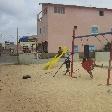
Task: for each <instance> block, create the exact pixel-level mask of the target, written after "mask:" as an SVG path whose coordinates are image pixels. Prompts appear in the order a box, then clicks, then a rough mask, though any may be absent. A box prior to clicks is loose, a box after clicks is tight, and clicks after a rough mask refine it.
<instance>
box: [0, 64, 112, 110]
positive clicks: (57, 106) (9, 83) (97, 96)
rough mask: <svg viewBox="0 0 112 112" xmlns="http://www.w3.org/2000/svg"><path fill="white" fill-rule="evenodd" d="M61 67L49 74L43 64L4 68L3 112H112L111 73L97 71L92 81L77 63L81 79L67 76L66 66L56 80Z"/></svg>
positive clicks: (0, 72)
mask: <svg viewBox="0 0 112 112" xmlns="http://www.w3.org/2000/svg"><path fill="white" fill-rule="evenodd" d="M60 65H61V63H59V66H60ZM59 66H57V67H56V68H55V69H52V70H50V71H45V70H43V64H39V65H0V112H112V86H106V79H107V69H103V68H95V69H94V71H93V75H94V79H91V78H90V77H89V75H88V73H87V72H86V71H85V70H83V68H82V67H81V65H80V63H76V64H75V67H74V70H76V69H80V70H79V71H75V74H74V75H76V76H77V77H78V78H77V79H75V78H71V77H69V75H67V76H65V75H63V74H64V71H65V67H64V66H63V67H62V69H60V71H59V72H58V74H57V75H56V76H55V77H53V75H54V73H55V72H56V71H57V69H58V68H59ZM23 75H30V76H31V78H30V79H22V77H23Z"/></svg>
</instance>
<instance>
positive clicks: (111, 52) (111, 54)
mask: <svg viewBox="0 0 112 112" xmlns="http://www.w3.org/2000/svg"><path fill="white" fill-rule="evenodd" d="M109 58H110V59H109V67H108V77H107V86H109V85H110V71H111V61H112V41H111V44H110V57H109Z"/></svg>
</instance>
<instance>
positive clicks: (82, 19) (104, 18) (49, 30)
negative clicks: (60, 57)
mask: <svg viewBox="0 0 112 112" xmlns="http://www.w3.org/2000/svg"><path fill="white" fill-rule="evenodd" d="M40 5H42V11H41V12H40V13H39V14H38V18H37V25H38V28H37V34H38V37H39V41H38V44H40V46H41V45H42V42H43V46H44V42H48V43H47V44H48V46H46V47H45V49H47V51H48V52H49V53H56V52H57V51H58V47H59V46H62V47H63V46H66V47H68V48H69V49H70V50H71V48H72V35H73V27H74V26H77V31H76V36H77V35H86V34H96V33H102V32H109V31H112V9H107V8H96V7H85V6H76V5H63V4H51V3H41V4H40ZM110 37H111V36H109V35H107V36H106V38H107V39H108V41H110ZM97 38H98V39H97ZM97 38H95V37H90V38H84V39H77V40H75V45H74V50H75V51H76V52H83V50H84V45H86V44H88V45H90V49H92V50H100V49H103V47H104V45H105V44H106V42H107V41H106V40H105V39H104V37H102V36H99V37H97ZM43 46H42V49H43V51H44V47H43Z"/></svg>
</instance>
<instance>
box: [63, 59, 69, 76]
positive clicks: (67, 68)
mask: <svg viewBox="0 0 112 112" xmlns="http://www.w3.org/2000/svg"><path fill="white" fill-rule="evenodd" d="M70 63H71V61H70V58H69V57H67V58H66V59H65V62H64V64H66V73H65V74H64V75H66V74H67V73H68V72H69V75H70Z"/></svg>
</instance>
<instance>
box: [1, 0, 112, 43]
mask: <svg viewBox="0 0 112 112" xmlns="http://www.w3.org/2000/svg"><path fill="white" fill-rule="evenodd" d="M44 2H45V3H46V2H47V3H48V2H49V3H58V4H59V3H61V4H72V5H73V4H74V5H82V6H96V7H103V8H111V9H112V0H0V42H1V41H5V40H7V41H16V28H17V26H18V27H19V36H23V35H35V34H36V14H37V13H38V12H39V11H41V6H40V5H38V4H39V3H44Z"/></svg>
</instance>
